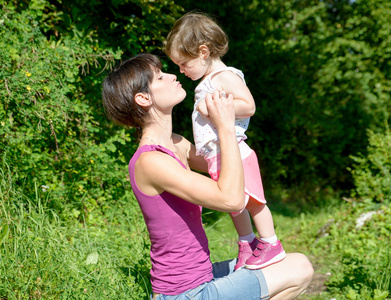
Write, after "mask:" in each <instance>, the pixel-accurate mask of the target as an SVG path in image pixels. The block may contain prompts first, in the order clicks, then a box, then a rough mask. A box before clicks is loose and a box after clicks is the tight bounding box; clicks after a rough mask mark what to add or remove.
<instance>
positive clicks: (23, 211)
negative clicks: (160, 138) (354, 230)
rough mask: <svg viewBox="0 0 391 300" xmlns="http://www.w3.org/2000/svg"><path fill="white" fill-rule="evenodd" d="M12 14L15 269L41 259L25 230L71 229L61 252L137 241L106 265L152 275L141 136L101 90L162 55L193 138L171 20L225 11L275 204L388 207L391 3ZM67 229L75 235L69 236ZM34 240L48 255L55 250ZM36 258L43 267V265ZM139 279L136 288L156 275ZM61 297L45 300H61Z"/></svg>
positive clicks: (8, 186) (3, 42)
mask: <svg viewBox="0 0 391 300" xmlns="http://www.w3.org/2000/svg"><path fill="white" fill-rule="evenodd" d="M0 6H1V8H2V9H1V12H0V35H1V39H0V62H1V66H2V67H1V69H0V99H1V101H0V139H1V143H0V157H1V171H2V172H1V176H2V177H1V179H2V188H1V199H2V201H3V202H2V208H3V210H2V214H1V228H0V229H1V234H0V238H1V240H2V243H3V246H4V247H3V248H1V251H3V252H1V255H2V256H1V259H2V260H3V262H4V258H5V259H12V260H13V261H17V257H19V260H20V259H22V260H23V259H25V260H26V261H28V259H27V257H29V255H28V254H29V253H30V252H29V250H26V249H25V250H23V249H24V248H23V247H20V246H21V245H26V244H28V243H32V242H33V240H32V239H31V235H28V234H27V235H20V233H21V232H25V230H26V228H33V226H32V225H31V224H29V223H25V222H26V220H31V219H34V220H41V222H43V221H44V222H43V223H41V224H42V226H43V225H44V224H46V225H47V224H49V225H50V224H53V226H52V227H53V228H55V227H58V228H59V229H56V230H58V231H60V232H63V236H64V238H63V239H60V241H61V242H59V244H58V247H59V248H61V247H62V245H63V243H65V245H68V246H69V245H72V243H73V242H72V241H73V240H72V237H74V236H77V235H78V231H79V230H81V229H80V228H86V227H88V228H93V229H91V230H92V232H93V234H95V235H96V236H98V237H100V238H104V239H107V238H108V237H112V236H114V237H116V238H117V239H118V241H121V242H118V248H120V247H121V246H123V245H124V244H126V238H129V237H130V238H131V239H132V242H133V243H132V246H130V248H129V249H128V250H129V251H125V253H123V252H121V254H120V256H121V257H122V258H123V259H122V258H121V259H118V260H115V259H114V260H113V261H111V260H106V263H107V267H108V268H111V267H112V266H118V265H120V266H121V267H122V268H125V269H126V268H128V269H129V270H130V269H131V268H132V270H134V269H136V267H137V269H140V270H141V271H140V272H141V274H143V276H144V275H145V276H147V275H146V274H147V273H148V267H149V261H148V259H147V251H146V250H147V249H148V247H149V244H148V243H149V241H148V237H147V233H146V231H145V228H144V227H142V226H141V225H139V224H142V223H143V220H142V215H141V213H140V211H139V209H138V206H137V202H136V201H135V200H134V198H133V196H132V193H131V190H130V185H129V182H128V178H127V176H128V175H127V170H126V168H127V162H128V161H129V159H130V157H131V155H132V153H133V152H134V150H135V148H136V146H137V136H136V133H135V132H134V131H133V130H132V129H129V128H119V127H116V126H114V125H112V124H111V123H110V122H108V121H107V119H106V117H105V115H104V111H103V108H102V105H101V94H100V92H101V82H102V80H103V78H104V77H105V75H106V74H107V72H108V71H109V70H110V69H111V68H112V67H113V65H115V64H117V63H119V62H120V61H121V60H122V59H126V58H128V57H130V56H132V55H135V54H137V53H139V52H152V53H154V54H157V55H159V56H160V57H161V58H162V60H163V65H164V66H165V69H166V70H167V71H168V72H173V73H176V74H177V75H178V77H179V78H180V79H181V81H182V84H183V86H184V87H185V89H186V90H187V91H188V97H187V100H186V102H185V103H184V104H183V105H181V106H178V107H177V108H176V109H175V116H174V120H175V126H174V130H175V131H176V132H179V133H182V134H183V135H185V136H186V137H187V138H189V139H192V133H191V121H190V111H191V108H192V95H193V92H192V90H193V89H194V87H195V85H196V83H195V82H190V81H189V80H188V79H186V78H184V76H182V75H181V74H179V72H178V70H177V68H176V66H174V65H173V64H172V63H171V62H170V61H169V60H168V59H167V58H166V57H165V56H164V55H163V53H162V51H161V46H162V42H163V40H164V38H165V36H166V35H167V33H168V32H169V30H170V27H171V26H172V24H173V22H174V21H175V20H176V19H177V18H178V17H180V16H181V15H182V14H183V13H184V12H186V11H190V10H193V9H201V10H202V11H204V12H208V13H209V14H211V15H212V16H214V17H215V18H216V20H217V21H218V22H219V23H220V24H221V26H222V27H223V29H224V30H225V31H226V32H227V34H228V36H229V38H230V50H229V52H228V54H227V55H226V57H224V61H225V62H226V63H227V64H228V65H232V66H235V67H238V68H240V69H242V70H243V71H244V73H245V76H246V81H247V83H248V86H249V88H250V90H251V91H252V93H253V95H254V98H255V99H256V104H257V112H256V114H255V116H254V117H253V118H252V119H251V123H250V128H249V130H248V136H249V140H248V143H249V144H250V145H251V146H253V148H254V149H255V150H256V152H257V153H258V157H259V160H260V164H261V169H262V176H263V179H264V186H265V190H266V195H267V197H268V199H269V200H272V201H271V202H273V201H274V202H275V203H276V204H277V205H281V206H284V205H288V204H295V205H299V206H298V207H300V209H303V208H304V207H307V208H308V207H314V206H315V207H318V206H320V205H321V203H322V201H323V200H324V199H325V197H328V196H330V195H331V196H332V197H334V198H338V199H341V197H345V199H348V200H349V201H350V202H351V203H364V204H363V205H361V206H360V207H361V208H362V209H364V208H363V207H366V208H367V209H369V208H372V204H376V205H377V204H378V203H380V204H381V203H383V204H387V205H389V201H390V200H391V175H390V169H391V158H390V151H389V149H390V148H391V144H390V133H389V126H388V124H389V121H390V112H391V101H390V90H391V59H390V55H391V38H390V32H391V24H390V22H389V20H390V19H391V2H390V1H387V0H369V1H361V0H358V1H348V0H334V1H331V0H325V1H311V0H304V1H293V0H292V1H282V0H272V1H249V0H242V1H237V0H232V1H224V2H223V1H218V2H209V1H203V0H202V1H198V2H196V3H194V2H192V1H188V0H178V1H175V2H174V1H171V0H155V1H144V0H134V1H133V0H112V1H100V0H93V1H84V0H83V1H74V0H67V1H64V0H32V1H27V0H21V1H16V0H13V1H12V0H11V1H4V0H0ZM43 202H44V203H45V204H44V207H45V209H44V210H42V209H41V210H40V208H39V207H41V206H39V205H38V204H39V203H41V204H42V203H43ZM276 209H278V207H277V208H276ZM44 211H45V213H43V212H44ZM48 212H50V213H48ZM46 213H48V215H46ZM32 214H33V215H32ZM218 216H219V215H217V217H216V215H213V214H212V217H211V220H212V221H213V220H214V221H216V218H218ZM206 220H208V217H207V216H206ZM36 223H39V222H38V221H37V222H36ZM34 224H35V223H34ZM72 226H74V227H72ZM140 226H141V227H140ZM52 227H50V228H52ZM22 228H24V229H22ZM40 228H42V227H39V228H38V229H39V230H41V229H40ZM61 228H62V229H61ZM69 228H73V229H74V231H73V233H64V232H66V231H67V230H68V229H69ZM113 228H114V229H113ZM115 228H117V229H116V230H117V231H116V230H115ZM38 229H37V230H38ZM56 230H53V232H54V233H53V234H56V233H55V232H57V231H56ZM127 231H128V233H125V232H127ZM37 232H39V231H37ZM37 232H35V233H34V234H38V233H37ZM115 232H117V235H118V236H116V233H115ZM119 232H120V233H119ZM18 234H19V235H18ZM127 234H129V236H128V237H126V238H125V237H124V236H126V235H127ZM136 237H139V239H137V238H136ZM42 239H45V236H43V237H42ZM15 242H18V243H17V244H13V243H15ZM84 242H85V243H86V244H87V246H86V248H84V249H83V250H80V253H83V254H82V255H81V256H82V257H83V259H80V260H79V263H82V262H85V256H88V254H91V253H94V251H96V248H95V249H93V247H92V248H91V245H92V244H93V243H91V242H90V241H89V239H85V240H83V241H81V242H80V243H81V244H82V243H84ZM95 243H96V244H99V245H100V246H99V247H100V248H99V249H105V248H107V249H108V248H110V247H111V246H113V245H111V244H110V242H108V243H102V240H101V239H98V238H97V240H96V241H95ZM18 245H19V246H18ZM36 245H37V248H36V249H37V250H36V251H35V252H36V253H39V252H41V251H43V250H42V249H44V248H45V247H46V246H47V245H45V244H40V243H39V241H37V244H36ZM7 247H8V248H7ZM72 247H73V246H72ZM6 249H19V250H20V251H19V252H18V254H16V253H13V252H12V251H11V252H7V251H6ZM49 249H51V248H50V247H49ZM53 249H54V248H53ZM79 249H81V248H79ZM110 249H112V248H110ZM135 249H143V250H141V251H136V250H135ZM4 251H5V252H4ZM53 251H54V250H53ZM56 251H57V250H56ZM112 251H113V252H112V253H114V252H115V251H114V250H112ZM60 253H62V252H60ZM115 253H117V252H115ZM18 255H19V256H18ZM122 255H123V256H122ZM384 255H385V256H386V254H384ZM385 256H384V257H385ZM23 257H24V258H23ZM47 257H51V254H50V253H49V254H48V255H47ZM70 257H71V255H70ZM129 257H131V258H132V260H130V261H129ZM44 261H46V262H47V266H51V265H52V264H56V263H58V262H49V260H45V259H44ZM70 261H71V262H72V263H71V264H72V265H73V264H77V262H76V261H77V259H76V260H75V259H73V258H70ZM119 261H120V262H119ZM29 263H31V266H30V269H31V270H35V269H36V268H37V264H35V263H34V262H31V261H29ZM350 263H351V261H350ZM360 263H362V262H360ZM38 265H39V264H38ZM3 266H6V264H3ZM4 268H5V269H4V270H6V267H4ZM83 268H85V267H83ZM83 268H82V269H83ZM87 268H88V267H87ZM49 269H50V267H48V268H47V270H49ZM50 270H51V269H50ZM73 270H74V269H73ZM105 270H106V269H105ZM347 270H351V268H349V267H347ZM90 271H91V270H90ZM32 272H33V271H32ZM51 272H52V271H48V272H47V275H46V276H47V278H50V277H51V275H52V273H51ZM53 272H54V271H53ZM67 272H68V271H64V274H65V273H67ZM69 272H70V271H69ZM80 272H82V273H83V272H86V274H88V272H89V270H88V269H83V271H80ZM80 272H79V271H78V272H76V273H74V274H80ZM71 273H72V272H71ZM125 273H126V272H125ZM125 273H124V274H125ZM5 274H7V273H5ZM20 274H21V273H20V272H19V273H18V272H16V273H12V275H10V273H8V277H7V276H5V275H1V276H2V278H3V279H5V278H8V279H7V280H8V281H5V282H8V283H9V285H3V287H2V289H0V291H1V294H0V296H3V294H4V295H8V296H9V297H11V296H12V295H13V296H14V297H16V298H18V297H22V295H24V294H25V293H27V295H28V296H27V297H35V296H34V295H35V294H34V293H35V292H36V290H34V289H29V288H26V286H27V287H29V286H30V285H29V284H27V283H29V282H30V281H31V278H32V276H33V275H31V274H32V273H26V274H30V275H26V276H27V277H26V279H25V280H26V281H23V280H22V281H21V284H20V286H15V283H16V282H17V281H18V280H20V278H19V277H18V276H20ZM34 274H35V273H34ZM72 274H73V273H72ZM101 274H106V275H102V276H103V277H105V276H107V278H108V277H110V276H112V274H110V273H104V272H103V271H102V273H101ZM29 276H30V277H29ZM34 276H35V275H34ZM72 276H76V277H77V276H78V275H72ZM124 276H125V275H124ZM128 276H129V277H126V276H125V277H123V278H125V279H124V280H125V281H126V282H127V280H131V281H132V280H133V281H132V282H134V281H135V280H136V281H137V280H138V279H139V278H144V277H142V276H141V277H138V275H137V274H136V273H132V274H130V273H129V272H128ZM76 277H75V278H76ZM103 277H102V278H103ZM18 278H19V279H18ZM40 278H41V277H40ZM58 278H60V279H61V278H62V277H61V276H59V277H58ZM105 278H106V277H105ZM121 278H122V277H121ZM129 278H131V279H129ZM60 279H59V282H60V281H61V280H60ZM140 280H141V279H140ZM76 281H77V280H76ZM144 281H146V282H147V281H148V280H147V279H146V280H145V279H144ZM10 282H11V283H10ZM12 282H14V283H13V284H12ZM108 282H109V281H108ZM121 282H122V281H121ZM107 284H108V285H109V283H107ZM139 284H140V283H139V282H137V283H136V285H133V283H132V284H130V283H129V282H127V283H124V286H126V287H129V286H131V287H133V286H136V287H135V289H134V293H135V294H134V295H135V297H136V298H137V293H140V295H142V294H143V293H145V294H146V293H147V290H148V287H145V285H142V284H140V285H139ZM41 285H42V284H41ZM55 285H56V284H55V283H53V286H55ZM335 285H336V286H337V285H338V284H335ZM140 286H141V287H140ZM117 288H118V287H117ZM117 288H116V289H114V290H116V291H118V289H119V290H121V288H118V289H117ZM383 289H385V290H386V289H387V288H384V287H383ZM51 290H52V287H51V286H48V287H46V290H45V289H41V292H44V291H46V294H45V295H46V296H48V295H50V293H51V292H50V291H51ZM70 290H72V291H73V293H76V291H78V293H80V295H83V294H82V293H84V290H83V289H82V288H81V287H80V289H77V288H75V285H69V286H63V287H62V288H59V289H58V290H57V294H53V295H54V296H53V297H54V298H56V295H61V293H63V292H64V291H70ZM354 290H355V291H356V293H360V289H357V288H356V289H354ZM10 291H12V292H10ZM121 291H123V293H124V295H125V294H126V292H128V290H127V288H124V289H122V290H121ZM124 291H126V292H124ZM366 292H367V291H366ZM99 293H100V291H97V292H96V294H94V295H95V297H97V295H100V294H99ZM118 293H119V292H118ZM91 295H93V294H91ZM117 295H119V294H117ZM140 297H141V296H140ZM352 297H353V296H352ZM18 299H19V298H18ZM352 299H353V298H352Z"/></svg>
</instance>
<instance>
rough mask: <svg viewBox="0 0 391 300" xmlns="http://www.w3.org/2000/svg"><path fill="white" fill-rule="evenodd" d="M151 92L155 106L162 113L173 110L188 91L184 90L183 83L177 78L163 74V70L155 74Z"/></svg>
mask: <svg viewBox="0 0 391 300" xmlns="http://www.w3.org/2000/svg"><path fill="white" fill-rule="evenodd" d="M150 90H151V93H152V95H153V99H154V106H155V107H156V108H159V109H160V110H161V111H165V110H167V109H169V110H171V109H172V108H173V107H174V106H175V105H176V104H178V103H180V102H182V101H183V99H185V97H186V91H185V90H184V89H183V88H182V85H181V83H180V82H179V81H177V80H176V76H175V75H173V74H168V73H163V72H162V71H161V70H157V71H156V72H155V76H154V78H153V81H152V84H151V86H150Z"/></svg>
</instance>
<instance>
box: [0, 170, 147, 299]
mask: <svg viewBox="0 0 391 300" xmlns="http://www.w3.org/2000/svg"><path fill="white" fill-rule="evenodd" d="M0 176H1V182H0V218H1V225H0V226H1V229H0V240H1V245H0V298H1V299H137V300H140V299H148V297H147V294H148V293H149V289H150V288H149V284H148V280H149V279H148V272H149V265H148V264H149V258H148V250H147V248H148V247H146V245H145V243H144V240H145V239H146V238H147V237H146V236H145V228H143V226H140V225H138V224H129V223H128V220H126V219H125V218H121V219H120V220H119V221H117V222H116V223H107V224H98V225H96V224H95V225H93V224H88V222H86V221H82V222H72V223H70V222H64V221H62V220H60V218H59V217H58V214H57V213H56V212H54V211H52V210H49V209H48V208H47V207H48V206H47V202H48V201H50V194H48V193H45V192H44V191H42V190H41V189H39V187H37V186H35V191H36V195H35V199H28V198H27V197H25V196H24V195H23V193H22V192H20V191H18V189H17V188H16V186H14V185H13V181H12V176H11V172H10V170H9V169H8V167H7V166H6V165H5V164H3V168H2V169H0ZM116 210H117V212H118V213H119V208H116ZM133 225H135V226H133ZM130 228H131V230H129V229H130Z"/></svg>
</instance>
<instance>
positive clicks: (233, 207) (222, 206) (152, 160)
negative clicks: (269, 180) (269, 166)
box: [135, 93, 244, 212]
mask: <svg viewBox="0 0 391 300" xmlns="http://www.w3.org/2000/svg"><path fill="white" fill-rule="evenodd" d="M206 102H207V105H208V111H209V115H210V118H211V120H212V122H213V123H214V124H215V126H216V127H217V130H218V133H219V136H220V144H221V172H220V177H219V179H218V181H214V180H212V179H210V178H209V177H206V176H204V175H201V174H199V173H196V172H193V171H190V170H188V169H185V168H183V167H182V166H181V165H180V164H179V163H178V162H177V161H176V160H175V159H173V158H172V157H170V156H168V155H167V154H164V153H161V152H155V151H153V152H146V153H143V154H142V155H141V156H140V157H139V159H138V160H137V162H136V173H135V176H136V182H137V185H138V187H139V188H140V190H141V191H142V192H144V193H146V194H148V195H157V194H161V193H163V192H164V191H166V192H169V193H171V194H174V195H176V196H178V197H180V198H182V199H184V200H186V201H189V202H191V203H194V204H197V205H201V206H203V207H207V208H210V209H215V210H220V211H225V212H233V211H238V210H241V209H243V207H244V178H243V167H242V162H241V159H240V154H239V148H238V144H237V141H236V137H235V128H234V120H235V117H234V110H233V100H232V96H230V97H229V98H228V99H220V98H219V97H218V93H215V94H214V97H213V100H212V99H211V97H210V96H208V97H207V98H206Z"/></svg>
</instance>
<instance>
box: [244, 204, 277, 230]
mask: <svg viewBox="0 0 391 300" xmlns="http://www.w3.org/2000/svg"><path fill="white" fill-rule="evenodd" d="M246 209H247V210H248V211H249V212H250V214H251V216H252V218H253V221H254V226H255V228H256V229H257V232H258V234H259V237H260V238H270V237H272V236H274V235H275V231H274V223H273V217H272V214H271V212H270V210H269V208H268V207H267V205H265V204H263V203H260V202H258V201H257V200H254V198H251V197H250V199H249V201H248V203H247V206H246Z"/></svg>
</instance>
